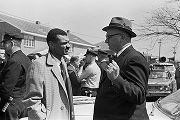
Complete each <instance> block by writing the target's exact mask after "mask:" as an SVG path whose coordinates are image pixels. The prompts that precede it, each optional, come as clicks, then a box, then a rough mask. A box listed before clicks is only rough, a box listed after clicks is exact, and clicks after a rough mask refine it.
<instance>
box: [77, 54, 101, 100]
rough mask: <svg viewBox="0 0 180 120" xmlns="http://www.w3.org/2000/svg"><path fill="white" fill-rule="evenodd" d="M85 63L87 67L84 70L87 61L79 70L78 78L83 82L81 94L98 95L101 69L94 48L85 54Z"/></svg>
mask: <svg viewBox="0 0 180 120" xmlns="http://www.w3.org/2000/svg"><path fill="white" fill-rule="evenodd" d="M85 56H86V57H85V63H86V64H87V67H86V68H85V69H84V70H83V67H84V65H85V63H84V64H83V62H82V65H80V70H79V72H78V79H79V81H81V82H82V85H81V95H83V96H93V97H94V96H96V94H97V89H98V88H99V81H100V76H101V70H100V68H99V66H98V65H97V63H96V61H95V60H96V56H97V53H96V52H95V51H92V50H87V52H86V54H85Z"/></svg>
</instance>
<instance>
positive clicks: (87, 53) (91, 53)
mask: <svg viewBox="0 0 180 120" xmlns="http://www.w3.org/2000/svg"><path fill="white" fill-rule="evenodd" d="M86 55H93V56H98V53H97V52H96V51H93V50H89V49H88V50H87V51H86V54H85V55H84V56H86Z"/></svg>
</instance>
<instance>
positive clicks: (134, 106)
mask: <svg viewBox="0 0 180 120" xmlns="http://www.w3.org/2000/svg"><path fill="white" fill-rule="evenodd" d="M115 61H116V62H117V64H118V65H119V67H120V75H119V76H118V78H117V79H116V80H114V81H113V82H111V80H109V79H108V77H107V76H106V75H105V76H103V78H102V81H101V82H100V87H99V90H98V94H97V97H96V101H95V107H94V120H148V119H149V118H148V115H147V111H146V90H147V83H148V76H149V64H148V63H147V61H146V59H145V58H144V56H143V55H142V54H141V53H139V52H138V51H136V50H135V49H134V48H133V47H132V46H130V47H128V48H127V49H126V50H125V51H123V53H122V54H121V55H120V56H118V58H116V59H115Z"/></svg>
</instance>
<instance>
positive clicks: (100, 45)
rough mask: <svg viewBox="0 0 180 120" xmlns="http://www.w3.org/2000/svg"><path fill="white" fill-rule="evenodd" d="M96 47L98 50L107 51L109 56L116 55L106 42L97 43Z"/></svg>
mask: <svg viewBox="0 0 180 120" xmlns="http://www.w3.org/2000/svg"><path fill="white" fill-rule="evenodd" d="M95 46H97V47H98V49H101V50H104V51H106V52H107V53H108V54H109V55H114V54H115V53H114V52H113V51H111V50H109V47H108V44H107V43H105V42H104V41H102V42H99V43H96V44H95Z"/></svg>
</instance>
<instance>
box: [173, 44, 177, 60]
mask: <svg viewBox="0 0 180 120" xmlns="http://www.w3.org/2000/svg"><path fill="white" fill-rule="evenodd" d="M173 49H174V51H173V54H174V63H175V56H176V47H173Z"/></svg>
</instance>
